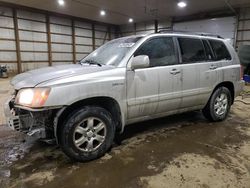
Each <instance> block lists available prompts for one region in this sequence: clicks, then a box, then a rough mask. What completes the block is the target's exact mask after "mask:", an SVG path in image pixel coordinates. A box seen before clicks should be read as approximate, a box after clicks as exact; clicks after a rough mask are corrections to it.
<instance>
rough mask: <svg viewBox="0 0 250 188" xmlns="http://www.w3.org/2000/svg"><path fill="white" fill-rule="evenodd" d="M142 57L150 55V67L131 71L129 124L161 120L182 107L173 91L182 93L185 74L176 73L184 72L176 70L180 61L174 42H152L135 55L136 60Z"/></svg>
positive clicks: (128, 90)
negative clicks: (181, 87) (158, 118)
mask: <svg viewBox="0 0 250 188" xmlns="http://www.w3.org/2000/svg"><path fill="white" fill-rule="evenodd" d="M138 55H147V56H148V57H149V60H150V67H148V68H142V69H135V70H133V71H131V70H128V71H127V106H128V113H127V114H128V119H129V120H132V119H137V118H139V119H150V117H152V116H155V115H158V116H160V114H163V113H165V112H166V111H168V110H173V109H175V108H176V107H178V106H179V103H180V98H178V97H177V98H176V97H174V96H172V93H173V92H174V91H173V89H174V90H176V91H177V90H178V91H179V89H180V87H178V86H179V84H178V83H177V82H179V81H180V75H181V71H179V72H178V73H176V74H173V73H172V71H173V70H179V69H180V67H176V66H178V65H177V64H178V63H177V62H178V60H177V54H176V50H175V45H174V42H173V38H172V37H155V38H152V39H149V40H148V41H146V42H144V43H143V44H142V45H141V47H139V48H138V49H137V51H136V52H135V53H134V57H136V56H138ZM178 79H179V80H178ZM173 84H174V87H173ZM171 99H172V100H171ZM168 108H169V109H168Z"/></svg>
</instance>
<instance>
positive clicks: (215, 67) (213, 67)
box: [209, 65, 218, 70]
mask: <svg viewBox="0 0 250 188" xmlns="http://www.w3.org/2000/svg"><path fill="white" fill-rule="evenodd" d="M217 68H218V67H217V66H216V65H211V66H210V67H209V69H211V70H214V69H217Z"/></svg>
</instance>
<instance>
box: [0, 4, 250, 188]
mask: <svg viewBox="0 0 250 188" xmlns="http://www.w3.org/2000/svg"><path fill="white" fill-rule="evenodd" d="M183 2H184V3H185V5H183V7H181V4H180V3H183ZM183 2H181V1H178V0H165V1H163V0H137V1H130V0H129V1H121V0H109V1H107V0H102V1H101V0H95V1H91V0H43V1H34V0H33V1H30V0H19V1H16V0H4V1H0V65H1V66H6V67H7V74H8V78H0V107H1V109H0V187H3V188H7V187H46V188H50V187H59V186H60V187H65V188H66V187H239V188H241V187H242V188H243V187H246V188H247V187H249V188H250V108H249V105H250V95H249V94H248V93H249V92H250V87H249V86H248V85H246V86H245V88H244V93H243V94H242V96H239V97H238V98H236V100H235V103H234V105H233V106H232V109H231V112H230V114H229V117H228V118H227V119H226V120H225V121H223V122H217V123H210V122H208V121H207V120H205V119H204V118H203V117H202V115H201V114H200V112H190V113H184V114H180V115H174V116H170V117H166V118H161V119H157V120H151V121H147V122H142V123H137V124H135V125H130V126H128V127H126V129H125V132H124V133H123V134H122V135H120V138H119V142H115V143H114V146H113V148H112V149H111V150H110V151H109V152H108V153H107V154H106V155H105V156H103V157H102V158H101V159H97V160H94V161H91V162H88V163H73V162H72V161H70V160H69V159H68V158H67V157H65V156H64V154H63V153H62V152H61V151H60V150H59V148H58V146H55V145H47V144H44V143H40V142H38V141H36V140H34V139H33V138H31V137H26V136H24V135H23V134H21V133H16V132H13V131H11V130H10V129H9V128H8V127H7V125H6V120H5V117H4V113H3V104H4V102H5V101H6V100H7V98H8V96H9V95H10V91H11V86H10V84H9V82H10V79H11V78H12V77H13V76H14V75H16V74H18V73H22V72H26V71H29V70H33V69H38V68H42V67H47V66H57V65H63V64H76V63H78V62H79V61H80V60H81V59H82V58H84V57H85V56H87V55H88V54H89V53H90V52H92V51H93V50H95V49H97V48H98V47H100V46H101V45H103V44H105V43H106V42H108V41H110V40H112V39H116V38H119V37H125V36H131V35H146V34H150V33H157V32H159V31H162V30H169V31H172V30H174V31H187V32H200V33H213V34H216V35H220V36H222V37H223V38H225V39H228V40H229V41H230V43H231V44H232V45H233V47H234V48H235V49H236V51H239V49H240V48H241V47H242V46H244V45H250V2H249V0H211V1H204V0H186V1H183ZM249 63H250V62H249Z"/></svg>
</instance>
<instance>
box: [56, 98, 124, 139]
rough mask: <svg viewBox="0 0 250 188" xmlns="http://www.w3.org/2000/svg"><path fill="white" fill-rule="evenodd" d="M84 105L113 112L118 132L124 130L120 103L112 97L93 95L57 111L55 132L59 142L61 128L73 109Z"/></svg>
mask: <svg viewBox="0 0 250 188" xmlns="http://www.w3.org/2000/svg"><path fill="white" fill-rule="evenodd" d="M83 106H99V107H102V108H104V109H105V110H107V111H108V112H110V113H111V115H112V117H113V119H114V121H115V127H116V132H122V130H123V123H122V114H121V108H120V105H119V103H118V102H117V101H116V100H115V99H114V98H111V97H92V98H87V99H83V100H80V101H77V102H75V103H73V104H71V105H69V106H66V107H64V108H62V109H61V110H60V111H59V112H58V113H57V115H56V117H55V120H54V134H55V137H56V141H57V143H59V142H60V135H61V134H60V130H62V129H60V127H61V126H62V125H63V123H64V122H65V120H66V119H67V118H68V117H69V115H70V114H71V113H72V112H73V111H75V110H77V109H80V108H82V107H83Z"/></svg>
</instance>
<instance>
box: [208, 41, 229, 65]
mask: <svg viewBox="0 0 250 188" xmlns="http://www.w3.org/2000/svg"><path fill="white" fill-rule="evenodd" d="M209 43H210V45H211V47H212V49H213V51H214V54H215V57H214V59H215V60H216V61H220V60H231V59H232V58H231V55H230V53H229V51H228V49H227V47H226V45H225V44H224V43H223V42H222V41H219V40H209Z"/></svg>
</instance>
